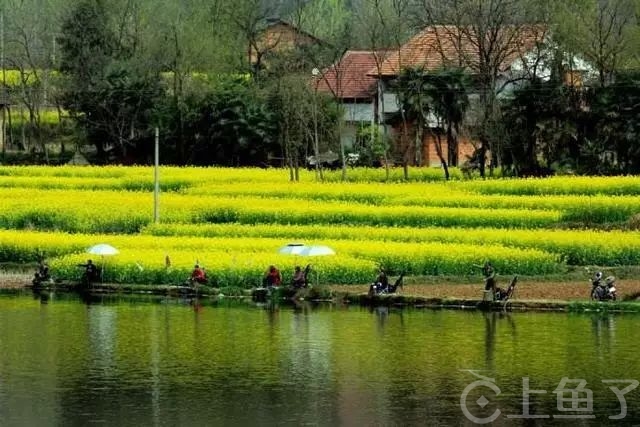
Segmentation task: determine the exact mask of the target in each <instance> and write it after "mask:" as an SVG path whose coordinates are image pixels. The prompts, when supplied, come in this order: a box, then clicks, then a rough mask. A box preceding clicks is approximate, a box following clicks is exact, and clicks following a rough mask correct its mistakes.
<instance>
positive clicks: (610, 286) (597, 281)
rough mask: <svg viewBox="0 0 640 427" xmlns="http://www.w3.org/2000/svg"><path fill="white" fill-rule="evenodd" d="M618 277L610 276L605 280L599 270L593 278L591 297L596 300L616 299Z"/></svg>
mask: <svg viewBox="0 0 640 427" xmlns="http://www.w3.org/2000/svg"><path fill="white" fill-rule="evenodd" d="M615 283H616V278H615V277H613V276H608V277H606V278H605V279H604V280H603V278H602V272H601V271H598V272H597V273H596V274H595V275H594V276H593V278H592V279H591V299H592V300H594V301H615V300H616V299H617V295H616V292H617V290H616V286H615Z"/></svg>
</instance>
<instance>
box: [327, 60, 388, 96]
mask: <svg viewBox="0 0 640 427" xmlns="http://www.w3.org/2000/svg"><path fill="white" fill-rule="evenodd" d="M384 54H385V52H380V51H378V52H376V51H357V50H348V51H346V52H345V53H344V55H342V58H340V61H338V62H337V63H335V64H333V65H332V66H330V67H329V68H327V69H326V70H324V71H323V73H322V74H321V75H320V77H318V78H317V80H316V84H317V85H318V86H317V87H318V91H320V92H325V93H329V94H331V95H333V96H336V97H337V98H342V99H346V98H356V99H357V98H371V97H372V96H373V95H374V94H375V92H376V88H375V85H376V78H375V77H374V76H371V75H367V72H368V71H369V70H371V69H372V68H376V69H377V66H378V65H379V64H380V63H382V61H383V59H384V56H383V55H384Z"/></svg>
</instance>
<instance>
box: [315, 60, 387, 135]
mask: <svg viewBox="0 0 640 427" xmlns="http://www.w3.org/2000/svg"><path fill="white" fill-rule="evenodd" d="M385 55H386V51H368V50H347V51H346V52H345V53H344V54H343V55H342V57H341V58H340V60H339V61H338V62H336V63H335V64H333V65H331V66H330V67H328V68H327V69H326V70H324V71H323V72H322V73H321V74H320V75H319V76H318V78H317V79H315V81H314V85H315V89H316V90H317V91H318V92H320V93H324V94H326V95H328V96H331V97H333V98H334V99H336V100H339V101H340V103H341V106H342V110H343V111H344V116H343V120H344V126H343V129H342V143H343V144H344V146H345V147H351V146H353V144H354V143H355V140H356V134H357V132H358V128H359V127H360V126H362V125H363V124H371V125H375V124H376V123H377V119H376V118H377V115H378V79H377V77H376V76H372V75H370V74H369V71H370V70H371V69H372V68H375V67H377V66H379V64H381V63H382V61H383V60H384V57H385Z"/></svg>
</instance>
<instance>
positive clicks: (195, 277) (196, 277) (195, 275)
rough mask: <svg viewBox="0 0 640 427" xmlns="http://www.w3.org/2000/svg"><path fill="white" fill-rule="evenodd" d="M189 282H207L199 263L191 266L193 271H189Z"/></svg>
mask: <svg viewBox="0 0 640 427" xmlns="http://www.w3.org/2000/svg"><path fill="white" fill-rule="evenodd" d="M189 280H190V281H191V283H200V284H204V283H207V276H206V275H205V272H204V270H203V269H202V268H200V265H199V264H196V265H195V266H194V267H193V271H192V272H191V278H190V279H189Z"/></svg>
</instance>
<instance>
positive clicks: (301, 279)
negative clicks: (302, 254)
mask: <svg viewBox="0 0 640 427" xmlns="http://www.w3.org/2000/svg"><path fill="white" fill-rule="evenodd" d="M291 285H292V286H293V287H294V288H304V287H305V286H307V278H306V276H305V274H304V271H302V269H301V268H300V266H299V265H296V269H295V271H294V273H293V279H292V280H291Z"/></svg>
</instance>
